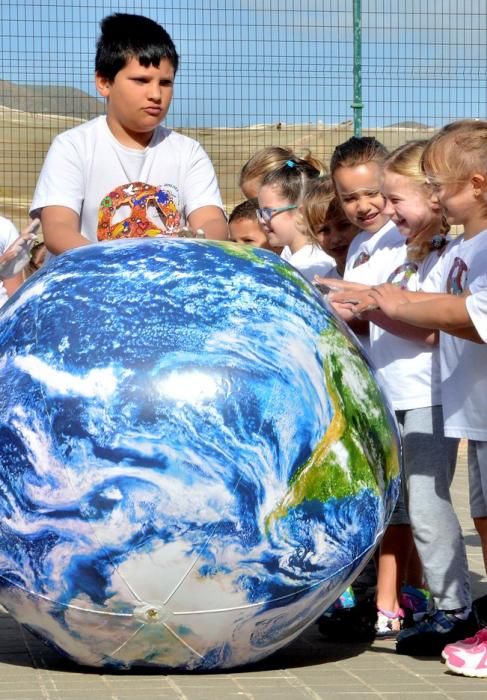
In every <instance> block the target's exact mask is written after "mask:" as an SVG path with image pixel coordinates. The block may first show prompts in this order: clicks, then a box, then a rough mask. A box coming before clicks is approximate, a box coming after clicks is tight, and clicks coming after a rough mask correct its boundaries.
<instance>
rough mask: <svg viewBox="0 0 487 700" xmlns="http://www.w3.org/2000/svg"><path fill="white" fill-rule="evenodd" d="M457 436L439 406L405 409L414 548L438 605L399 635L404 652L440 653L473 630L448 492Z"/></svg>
mask: <svg viewBox="0 0 487 700" xmlns="http://www.w3.org/2000/svg"><path fill="white" fill-rule="evenodd" d="M457 446H458V441H457V440H456V439H452V438H445V437H444V433H443V415H442V409H441V406H433V407H426V408H418V409H412V410H410V411H406V415H405V418H404V425H403V448H404V473H405V481H406V491H407V499H408V507H409V515H410V518H411V527H412V529H413V535H414V541H415V544H416V548H417V550H418V553H419V555H420V557H421V561H422V562H423V570H424V576H425V579H426V583H427V586H428V588H429V590H430V592H431V595H432V598H433V601H434V603H435V607H436V611H435V612H433V613H432V614H431V615H429V616H427V617H425V618H424V619H423V620H421V621H419V622H417V623H416V624H415V625H414V626H413V627H410V628H409V629H405V630H404V631H403V632H401V634H400V635H399V636H398V640H397V647H396V650H397V652H398V653H401V654H413V655H414V654H425V653H429V654H431V653H433V654H435V653H438V654H440V653H441V651H442V649H443V647H444V646H445V645H446V644H448V643H450V642H451V641H453V640H454V639H458V638H459V637H460V636H465V635H466V634H469V633H470V632H471V631H473V627H472V623H471V621H470V620H468V617H469V613H470V608H471V604H472V601H471V595H470V576H469V571H468V562H467V556H466V551H465V543H464V540H463V535H462V531H461V528H460V524H459V522H458V518H457V516H456V514H455V511H454V510H453V506H452V503H451V498H450V485H451V482H452V479H453V474H454V470H455V464H456V455H457Z"/></svg>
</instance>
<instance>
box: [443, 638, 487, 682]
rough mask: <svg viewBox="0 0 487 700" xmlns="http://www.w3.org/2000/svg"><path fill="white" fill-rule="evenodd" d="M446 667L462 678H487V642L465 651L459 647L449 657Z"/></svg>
mask: <svg viewBox="0 0 487 700" xmlns="http://www.w3.org/2000/svg"><path fill="white" fill-rule="evenodd" d="M446 665H447V668H449V669H450V671H453V673H458V674H459V675H461V676H470V677H471V678H487V641H483V642H480V643H479V644H474V645H473V646H470V647H468V648H464V649H460V648H458V647H457V649H454V650H453V651H452V652H451V653H450V654H449V655H448V658H447V659H446Z"/></svg>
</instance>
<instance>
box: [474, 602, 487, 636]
mask: <svg viewBox="0 0 487 700" xmlns="http://www.w3.org/2000/svg"><path fill="white" fill-rule="evenodd" d="M472 612H473V614H474V615H475V619H476V620H477V624H478V626H479V628H481V627H487V595H484V596H482V597H481V598H477V599H476V600H474V601H473V603H472Z"/></svg>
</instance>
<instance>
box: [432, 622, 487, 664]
mask: <svg viewBox="0 0 487 700" xmlns="http://www.w3.org/2000/svg"><path fill="white" fill-rule="evenodd" d="M482 642H487V627H483V628H482V629H481V630H479V631H478V632H476V633H475V634H474V635H473V637H467V639H462V640H460V641H459V642H453V643H452V644H447V645H446V647H445V648H444V649H443V651H442V652H441V655H442V657H443V658H444V659H445V661H446V659H448V657H449V656H450V654H454V653H455V652H457V651H459V650H466V651H469V650H470V649H472V647H474V646H477V644H482Z"/></svg>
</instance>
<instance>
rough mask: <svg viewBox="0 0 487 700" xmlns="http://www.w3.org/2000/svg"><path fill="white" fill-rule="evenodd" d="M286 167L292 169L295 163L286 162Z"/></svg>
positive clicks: (291, 161)
mask: <svg viewBox="0 0 487 700" xmlns="http://www.w3.org/2000/svg"><path fill="white" fill-rule="evenodd" d="M286 165H287V167H288V168H294V166H295V165H296V163H295V162H294V161H293V160H287V161H286Z"/></svg>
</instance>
